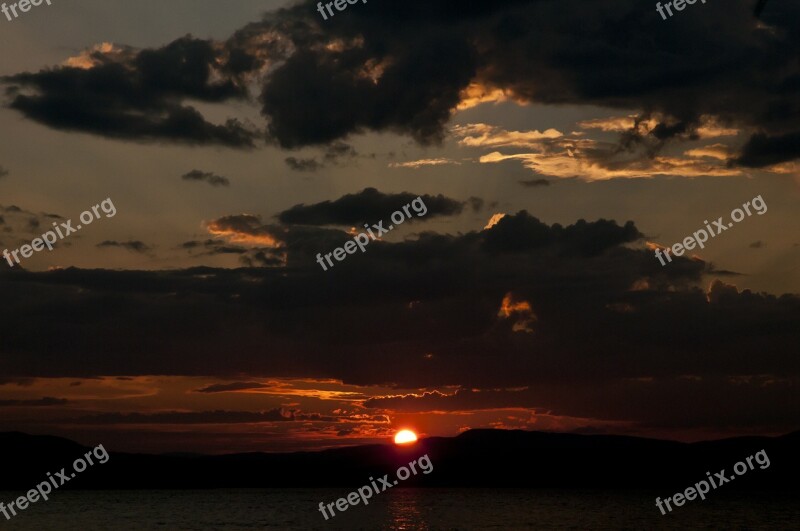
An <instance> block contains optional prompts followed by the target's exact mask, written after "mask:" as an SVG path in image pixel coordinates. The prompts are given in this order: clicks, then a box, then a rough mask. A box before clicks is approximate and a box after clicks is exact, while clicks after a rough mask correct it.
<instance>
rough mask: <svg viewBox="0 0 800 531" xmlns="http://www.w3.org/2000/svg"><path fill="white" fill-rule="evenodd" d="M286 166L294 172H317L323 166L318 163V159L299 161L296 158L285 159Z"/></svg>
mask: <svg viewBox="0 0 800 531" xmlns="http://www.w3.org/2000/svg"><path fill="white" fill-rule="evenodd" d="M283 160H284V162H286V165H287V166H289V168H291V169H292V170H294V171H317V170H318V169H320V168H322V167H323V165H322V164H320V163H319V162H317V159H314V158H311V159H298V158H295V157H286V158H285V159H283Z"/></svg>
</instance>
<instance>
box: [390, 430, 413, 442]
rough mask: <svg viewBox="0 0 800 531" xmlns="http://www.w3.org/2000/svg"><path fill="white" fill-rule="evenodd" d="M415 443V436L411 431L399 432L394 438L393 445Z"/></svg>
mask: <svg viewBox="0 0 800 531" xmlns="http://www.w3.org/2000/svg"><path fill="white" fill-rule="evenodd" d="M416 441H417V434H416V433H414V432H413V431H411V430H400V431H398V432H397V435H395V436H394V443H395V444H408V443H413V442H416Z"/></svg>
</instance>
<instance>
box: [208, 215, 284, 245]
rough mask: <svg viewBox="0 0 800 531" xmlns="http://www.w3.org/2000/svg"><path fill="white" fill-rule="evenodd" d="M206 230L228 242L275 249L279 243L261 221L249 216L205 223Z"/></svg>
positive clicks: (230, 217) (227, 217)
mask: <svg viewBox="0 0 800 531" xmlns="http://www.w3.org/2000/svg"><path fill="white" fill-rule="evenodd" d="M206 230H208V232H209V233H210V234H212V235H214V236H219V237H222V238H226V239H227V240H228V241H230V242H234V243H243V244H248V245H257V246H265V247H272V248H277V247H280V245H281V243H280V242H279V240H278V239H277V238H276V237H275V236H274V235H273V234H272V233H270V230H269V229H268V228H266V227H264V226H263V225H262V223H261V219H260V218H259V217H257V216H253V215H250V214H240V215H234V216H225V217H222V218H218V219H214V220H211V221H209V222H208V223H206Z"/></svg>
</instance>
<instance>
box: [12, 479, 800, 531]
mask: <svg viewBox="0 0 800 531" xmlns="http://www.w3.org/2000/svg"><path fill="white" fill-rule="evenodd" d="M348 492H349V491H348V490H347V489H264V490H203V491H102V492H94V491H74V492H70V491H64V492H55V493H53V495H52V497H51V498H50V500H49V501H47V502H42V501H39V502H37V503H35V504H33V505H32V506H30V507H28V509H26V510H25V511H22V512H20V513H18V515H17V516H16V517H14V518H12V519H11V521H6V520H5V518H4V517H3V516H2V514H0V529H9V530H20V529H24V530H36V531H61V530H65V531H71V530H75V531H94V530H103V531H106V530H109V531H110V530H114V531H117V530H120V531H127V530H136V531H139V530H149V529H158V530H170V531H172V530H197V531H205V530H216V529H219V530H249V529H267V530H269V529H285V530H305V529H347V530H358V529H365V530H367V529H369V530H372V529H388V530H398V531H399V530H455V529H497V530H506V529H511V530H513V529H581V530H583V529H647V530H649V529H764V530H767V529H769V530H783V529H800V497H798V496H797V495H795V496H788V495H781V496H776V495H774V494H753V493H737V492H731V493H725V494H722V493H716V495H715V496H714V497H713V498H708V499H706V500H705V501H694V502H691V503H689V504H687V505H684V506H683V507H680V508H678V509H676V510H675V511H673V512H672V513H671V514H669V515H667V516H662V515H661V513H660V512H659V511H658V509H656V507H655V496H656V493H652V492H627V493H619V492H617V493H608V492H591V491H556V490H488V489H401V488H397V489H392V490H390V491H386V492H384V493H381V494H380V495H378V496H376V497H375V498H373V499H372V501H371V503H370V504H369V505H368V506H366V507H364V506H363V505H360V504H359V505H357V506H355V507H351V508H349V509H348V510H347V511H346V512H344V513H338V512H337V515H336V516H335V517H334V518H331V519H329V520H328V521H325V519H324V518H323V517H322V515H321V514H320V512H319V510H318V506H319V502H321V501H324V502H325V503H326V504H327V503H331V502H334V501H336V499H337V498H340V497H343V496H346V495H347V493H348ZM21 494H23V493H20V492H0V501H4V502H6V503H7V502H8V501H11V500H13V499H15V498H16V497H18V496H20V495H21ZM658 494H659V495H661V496H662V497H663V495H664V493H658Z"/></svg>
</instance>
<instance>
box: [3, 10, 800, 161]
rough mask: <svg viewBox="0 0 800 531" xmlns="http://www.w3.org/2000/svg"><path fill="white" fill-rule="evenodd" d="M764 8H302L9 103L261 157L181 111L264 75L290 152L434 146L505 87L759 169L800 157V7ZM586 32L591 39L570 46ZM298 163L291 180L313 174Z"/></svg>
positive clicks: (53, 121)
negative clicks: (368, 141) (333, 12)
mask: <svg viewBox="0 0 800 531" xmlns="http://www.w3.org/2000/svg"><path fill="white" fill-rule="evenodd" d="M764 5H765V3H764V1H763V0H758V1H757V2H756V1H754V0H731V1H730V2H727V3H721V2H717V3H707V4H703V5H702V6H701V8H695V9H693V10H692V11H691V13H689V12H688V11H687V12H686V13H681V14H679V15H676V16H674V17H672V18H670V19H669V21H668V22H665V21H664V20H662V18H661V17H660V16H659V15H658V13H657V12H656V11H655V10H654V9H650V8H647V9H645V8H644V7H643V6H642V4H641V2H637V1H634V0H609V2H608V3H603V4H602V5H600V4H599V3H587V2H585V1H582V0H564V1H563V2H558V3H556V2H543V1H538V0H499V1H494V2H483V3H481V4H480V5H477V4H476V5H474V6H469V7H464V6H462V5H458V6H457V5H456V4H454V3H453V2H452V1H450V0H432V1H428V2H407V3H405V4H403V6H402V7H400V6H399V5H394V4H391V3H387V2H383V3H381V2H370V3H368V4H364V5H362V6H360V8H359V9H358V10H353V11H352V12H348V13H347V16H340V17H337V18H336V19H334V20H330V21H322V20H321V18H320V17H319V16H318V13H317V10H316V2H314V1H313V0H305V1H302V2H298V3H296V4H294V5H292V6H290V7H287V8H283V9H280V10H277V11H273V12H271V13H267V14H266V15H265V16H264V18H263V19H262V20H261V21H258V22H254V23H251V24H248V25H247V26H245V27H243V28H242V29H240V30H239V31H237V32H236V33H235V34H234V35H233V36H232V37H231V38H229V39H228V40H227V41H225V42H219V43H213V42H210V41H205V40H198V39H194V38H192V37H189V36H187V37H182V38H180V39H177V40H175V41H173V42H172V43H170V44H168V45H166V46H164V47H161V48H158V49H148V50H141V51H136V50H133V49H130V48H122V49H119V50H114V51H111V52H97V51H96V52H94V53H92V54H90V56H89V57H88V58H86V60H89V59H91V61H90V63H91V64H90V65H89V66H90V67H89V68H75V67H65V66H62V67H56V68H53V69H46V70H42V71H40V72H37V73H21V74H17V75H13V76H9V77H6V78H5V81H6V82H7V83H8V84H9V85H10V87H9V89H8V94H9V96H10V98H11V103H10V105H11V107H12V108H14V109H17V110H19V111H21V112H22V113H24V114H25V115H26V116H27V117H28V118H31V119H33V120H36V121H38V122H41V123H44V124H47V125H49V126H51V127H55V128H59V129H68V130H79V131H86V132H91V133H95V134H100V135H104V136H107V137H114V138H124V139H136V140H169V141H179V142H188V143H195V144H222V145H228V146H233V147H249V146H252V145H254V142H255V138H256V133H255V132H253V131H252V130H251V129H248V128H246V127H245V126H243V125H242V124H240V123H238V122H236V121H234V120H231V121H229V122H227V123H226V124H225V125H215V124H212V123H210V122H208V121H206V120H205V119H204V118H203V117H202V116H201V115H200V113H199V112H198V111H196V110H195V109H194V108H192V107H190V106H188V105H187V104H186V103H185V102H186V101H188V100H191V99H195V100H201V101H204V102H212V103H218V102H225V101H229V100H232V99H237V98H244V97H246V96H248V94H247V90H246V86H247V81H248V80H252V79H253V78H254V77H256V76H258V75H260V72H261V71H262V69H263V68H264V67H265V66H268V67H269V73H268V75H267V76H264V79H263V86H262V88H261V94H260V103H261V108H262V114H263V116H264V117H265V118H266V122H267V124H266V129H267V135H268V137H269V139H270V140H271V141H274V142H277V143H278V144H279V145H280V146H282V147H285V148H296V147H303V146H311V145H327V144H331V143H333V142H337V141H340V140H342V139H346V138H347V137H348V136H350V135H354V134H359V133H364V132H368V131H378V132H392V133H398V134H402V135H408V136H411V137H412V138H414V139H416V140H417V141H418V142H420V143H422V144H430V143H436V142H439V141H441V140H442V138H443V137H444V130H445V125H446V123H447V122H448V121H449V119H450V118H451V116H452V114H453V113H454V112H455V109H456V107H457V106H458V105H459V104H460V103H462V102H463V100H464V99H465V96H464V94H466V93H467V91H465V89H467V88H468V87H470V86H474V87H478V88H482V89H485V90H487V91H489V90H494V89H501V90H503V91H504V92H505V93H506V94H508V95H509V96H510V97H513V99H514V100H515V101H520V102H531V103H537V104H551V105H566V104H572V105H597V106H603V107H609V108H615V109H624V110H629V109H634V110H637V111H638V112H639V113H640V120H644V119H646V118H648V117H659V118H658V120H659V123H658V125H657V126H656V127H655V128H654V129H653V130H652V131H649V132H648V133H647V134H646V135H641V134H638V133H635V132H632V133H631V134H630V135H628V136H627V137H625V136H623V139H622V144H621V146H622V147H623V148H626V149H632V148H634V147H638V148H644V150H645V151H647V152H648V153H649V154H650V155H653V154H654V153H655V152H656V151H658V150H659V149H660V148H661V147H662V146H663V145H664V143H666V142H668V141H670V140H687V139H689V140H690V139H696V138H697V137H698V128H699V127H700V126H701V125H703V124H704V123H706V121H707V119H708V118H709V117H710V118H713V119H714V120H715V121H716V122H717V123H719V124H721V125H724V126H727V127H736V128H741V129H743V130H744V134H745V135H748V136H749V135H753V136H752V138H751V139H750V141H749V142H748V144H747V145H746V147H745V149H744V150H743V152H742V153H741V155H740V156H739V157H738V159H736V160H738V163H739V164H742V165H745V166H750V167H762V166H764V165H769V164H774V163H776V162H781V161H785V160H792V159H795V158H797V157H798V151H797V150H796V149H795V148H794V146H796V145H797V144H798V142H797V136H798V135H800V132H798V129H797V123H798V121H799V118H800V100H798V97H797V95H798V87H800V81H799V80H800V65H798V64H797V62H796V61H795V58H796V57H797V55H798V52H800V32H798V31H797V30H796V26H797V21H798V20H800V5H798V4H797V3H796V2H773V3H771V4H770V8H769V9H766V10H765V9H764ZM651 7H652V6H651ZM754 9H755V12H756V14H757V15H759V16H761V20H759V19H758V18H756V17H754V16H753V13H754ZM762 10H763V11H762ZM586 20H592V24H591V26H590V27H587V28H585V31H583V32H581V33H580V34H576V33H575V31H574V28H575V27H577V26H583V22H584V21H586ZM709 27H714V28H715V31H713V32H710V31H707V28H709ZM654 65H656V66H655V67H654ZM212 80H214V81H212ZM754 133H755V134H754ZM291 160H292V161H293V162H290V161H289V160H288V159H287V164H289V165H290V167H293V168H295V167H296V168H297V169H310V168H312V167H313V165H314V163H313V162H311V161H315V159H313V158H312V159H309V158H306V159H302V158H291ZM320 163H322V162H320Z"/></svg>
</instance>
